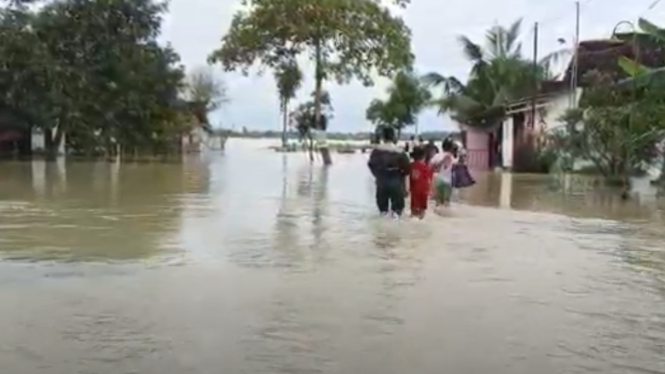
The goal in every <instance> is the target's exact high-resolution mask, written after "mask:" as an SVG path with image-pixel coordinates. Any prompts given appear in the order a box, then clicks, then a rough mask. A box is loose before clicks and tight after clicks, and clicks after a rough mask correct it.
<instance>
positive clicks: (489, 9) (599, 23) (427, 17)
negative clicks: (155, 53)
mask: <svg viewBox="0 0 665 374" xmlns="http://www.w3.org/2000/svg"><path fill="white" fill-rule="evenodd" d="M580 4H581V6H580V8H581V22H580V25H581V27H580V35H581V39H582V40H584V39H594V38H604V37H609V36H610V34H611V31H612V28H613V27H614V26H615V25H616V24H617V23H618V22H620V21H622V20H629V21H634V22H635V21H636V20H637V19H638V17H639V16H644V17H646V18H648V19H650V20H652V21H654V22H655V23H657V24H660V25H665V1H663V2H662V4H661V3H659V1H657V0H632V1H626V0H582V1H581V2H580ZM238 6H239V0H171V6H170V13H169V15H168V16H167V17H166V20H165V24H164V29H163V31H164V32H163V36H162V37H163V39H164V40H165V41H168V42H171V43H172V44H173V46H174V47H175V48H176V49H177V51H178V52H179V53H180V55H181V57H182V60H183V62H184V64H185V65H186V66H187V67H188V68H195V67H197V66H201V65H205V63H206V57H207V56H208V54H209V53H210V51H212V50H213V49H215V48H217V47H218V46H219V44H220V39H221V37H222V35H223V34H224V32H226V31H227V29H228V27H229V22H230V20H231V16H232V14H233V12H234V10H235V9H237V8H238ZM400 13H401V14H402V16H403V17H404V18H405V19H406V22H407V24H408V25H409V26H410V27H411V30H412V32H413V49H414V52H415V54H416V67H417V70H418V72H420V73H425V72H429V71H436V72H439V73H441V74H444V75H455V76H457V77H460V78H463V77H465V75H466V73H467V71H468V69H469V64H468V62H467V61H465V59H464V57H463V56H462V53H461V51H460V48H459V44H458V43H457V40H456V38H457V36H458V35H460V34H464V35H467V36H469V37H471V38H472V40H482V38H483V35H484V31H485V30H487V29H488V28H489V27H491V26H492V25H494V24H497V23H498V24H501V25H509V24H510V23H511V22H513V21H514V20H516V19H518V18H523V19H524V23H523V32H522V34H523V39H524V45H525V47H524V51H525V53H526V54H528V55H529V56H530V55H531V53H532V51H533V49H532V43H533V32H532V30H533V24H534V22H536V21H538V22H539V23H540V32H539V35H540V37H539V51H540V52H541V54H542V55H545V54H546V53H547V52H550V51H553V50H556V49H560V48H561V47H562V46H561V45H559V42H558V41H557V39H559V38H563V39H565V40H567V42H568V43H570V42H571V41H572V40H573V37H574V33H575V3H574V1H573V0H412V5H411V6H410V7H409V8H408V9H407V10H405V11H402V12H400ZM629 29H630V27H629V26H625V25H624V26H622V28H621V30H629ZM303 68H304V70H305V73H306V75H307V76H308V78H309V77H311V75H312V71H313V70H312V68H311V65H309V64H305V65H303ZM218 71H219V74H220V76H222V77H223V79H224V80H225V81H226V83H227V85H228V88H229V94H230V96H231V99H232V102H231V103H230V104H228V106H227V107H226V108H225V109H223V110H221V111H219V112H218V113H215V114H214V115H213V116H212V120H213V121H212V122H213V125H218V124H221V125H222V126H223V127H230V126H232V125H235V126H236V127H237V128H240V127H242V126H246V127H248V128H251V129H279V128H280V115H279V110H278V105H277V94H276V89H275V83H274V80H273V78H272V75H271V74H266V75H265V76H263V77H259V76H249V77H244V76H241V75H239V74H231V73H224V72H222V71H221V70H218ZM386 86H387V82H385V81H379V82H377V85H376V86H375V87H371V88H366V87H362V86H361V85H359V84H350V85H346V86H337V85H334V84H332V83H327V85H326V88H327V89H328V90H329V91H330V93H331V96H332V100H333V106H334V108H335V119H334V121H333V123H332V126H333V129H334V130H339V131H351V132H355V131H366V130H367V129H368V124H367V123H366V121H365V119H364V118H365V108H366V107H367V105H368V103H369V102H370V101H371V100H372V99H373V98H376V97H381V96H382V95H383V93H384V91H385V89H386ZM312 88H313V83H312V80H311V79H307V81H306V84H305V86H304V87H303V89H302V90H301V91H302V94H301V95H302V96H305V95H306V94H307V93H308V92H311V90H312ZM419 126H420V128H421V129H422V130H442V129H450V128H451V127H454V126H455V125H454V124H453V123H452V122H451V121H450V120H449V119H447V118H445V117H440V116H437V115H436V113H435V112H431V111H430V112H426V113H423V114H422V115H421V117H420V121H419Z"/></svg>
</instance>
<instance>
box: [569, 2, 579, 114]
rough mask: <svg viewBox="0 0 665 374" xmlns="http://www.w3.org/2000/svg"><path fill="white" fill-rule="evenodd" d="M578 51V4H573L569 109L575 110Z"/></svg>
mask: <svg viewBox="0 0 665 374" xmlns="http://www.w3.org/2000/svg"><path fill="white" fill-rule="evenodd" d="M579 49H580V2H579V1H576V2H575V40H574V44H573V64H572V69H571V70H572V76H571V79H570V90H571V96H570V97H571V105H570V107H571V108H577V81H578V75H579V69H578V67H579Z"/></svg>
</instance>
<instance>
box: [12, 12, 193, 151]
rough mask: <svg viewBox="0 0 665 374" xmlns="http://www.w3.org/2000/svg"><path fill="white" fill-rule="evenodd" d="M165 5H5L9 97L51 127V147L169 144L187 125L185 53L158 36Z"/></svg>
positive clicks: (47, 130)
mask: <svg viewBox="0 0 665 374" xmlns="http://www.w3.org/2000/svg"><path fill="white" fill-rule="evenodd" d="M165 11H166V7H165V5H164V4H161V3H156V2H154V1H151V0H132V1H130V0H113V1H102V0H61V1H56V2H51V3H47V4H45V5H44V6H42V7H39V8H34V9H29V8H24V7H23V8H22V7H19V8H12V9H4V10H3V11H2V13H1V14H0V17H1V19H0V22H2V24H3V25H6V26H8V27H3V28H2V30H0V38H1V40H2V43H0V44H2V45H0V66H2V67H3V68H2V69H0V86H1V87H0V88H2V95H1V96H0V101H2V102H3V103H4V104H5V105H7V106H9V107H11V108H12V109H13V110H15V111H18V112H20V113H25V114H26V115H25V117H26V118H28V119H29V122H30V125H32V126H36V127H37V128H40V129H41V130H43V131H44V134H45V137H46V147H47V151H48V153H49V155H50V156H54V155H55V153H56V152H57V149H58V146H59V144H60V143H61V142H62V141H64V139H65V138H66V141H67V144H68V146H69V148H70V150H72V151H73V152H82V153H86V154H89V153H96V152H99V151H100V150H104V151H105V152H110V151H114V150H116V149H118V148H119V147H125V149H127V150H128V151H129V150H132V151H134V152H137V151H138V149H139V148H141V149H144V150H145V149H146V147H147V148H148V149H152V151H153V152H162V151H165V150H166V149H167V148H168V147H170V146H171V144H173V140H174V136H176V135H177V134H178V132H179V123H178V122H177V116H178V109H177V108H175V107H174V105H173V104H174V102H176V99H177V94H178V92H179V90H180V89H181V85H182V81H183V72H182V68H181V67H179V66H178V65H177V64H178V61H179V57H178V55H177V54H176V53H175V52H174V51H173V50H172V49H171V48H170V47H168V46H167V47H163V46H161V45H160V44H159V43H158V42H157V36H158V35H159V34H160V28H161V20H162V16H163V14H164V12H165Z"/></svg>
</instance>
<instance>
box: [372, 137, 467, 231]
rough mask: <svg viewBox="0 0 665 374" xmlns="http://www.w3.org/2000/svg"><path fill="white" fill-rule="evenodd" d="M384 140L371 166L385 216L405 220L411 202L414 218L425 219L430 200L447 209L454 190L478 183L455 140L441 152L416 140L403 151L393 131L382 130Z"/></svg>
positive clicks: (442, 147) (379, 207)
mask: <svg viewBox="0 0 665 374" xmlns="http://www.w3.org/2000/svg"><path fill="white" fill-rule="evenodd" d="M380 138H381V139H380V142H379V144H377V145H376V147H375V148H374V149H373V150H372V153H371V154H370V156H369V161H368V163H367V165H368V166H369V169H370V171H371V172H372V175H373V176H374V178H375V180H376V205H377V208H378V209H379V212H380V213H381V214H382V215H389V214H392V215H393V216H395V217H401V216H402V215H403V214H404V210H405V209H406V201H407V198H408V199H409V200H410V208H411V216H412V217H417V218H420V219H422V218H424V217H425V212H426V211H427V207H428V202H429V200H430V198H433V200H434V202H435V205H436V207H437V208H443V207H447V206H449V205H450V199H451V196H452V192H453V189H455V188H465V187H469V186H471V185H473V184H474V183H475V181H474V180H473V178H472V177H471V175H470V174H469V171H468V169H467V167H466V165H465V163H464V155H463V154H462V153H463V150H462V148H461V146H460V145H459V144H457V143H456V142H455V141H453V140H452V139H451V138H447V139H445V140H443V142H442V143H441V149H439V148H438V147H437V146H436V144H435V143H434V141H432V140H430V141H429V142H428V143H424V142H423V141H422V139H421V140H420V141H419V142H416V141H415V139H414V138H412V141H411V142H410V143H407V145H406V146H405V147H400V146H399V145H398V144H397V141H398V139H397V133H396V131H395V129H393V128H391V127H385V128H383V129H381V133H380Z"/></svg>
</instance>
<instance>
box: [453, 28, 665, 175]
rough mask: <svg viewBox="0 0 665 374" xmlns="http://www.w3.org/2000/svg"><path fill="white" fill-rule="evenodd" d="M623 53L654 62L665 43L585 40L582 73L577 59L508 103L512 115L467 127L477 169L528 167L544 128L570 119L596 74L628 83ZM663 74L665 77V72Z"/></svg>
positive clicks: (663, 56) (636, 38) (642, 37)
mask: <svg viewBox="0 0 665 374" xmlns="http://www.w3.org/2000/svg"><path fill="white" fill-rule="evenodd" d="M620 56H625V57H628V58H630V59H633V60H636V61H638V62H639V63H640V64H642V65H644V66H646V67H649V68H658V67H661V66H663V64H664V63H665V49H664V48H663V47H662V46H661V45H659V44H658V43H657V42H656V41H654V39H653V38H652V37H650V36H649V35H647V34H641V33H637V34H636V33H625V34H617V35H615V37H614V38H612V39H603V40H586V41H581V42H580V43H579V46H578V50H577V59H578V63H577V77H576V78H577V79H573V77H574V73H573V70H574V67H573V61H572V60H571V62H570V63H569V64H568V67H567V69H566V71H565V73H564V74H563V77H562V79H559V80H554V81H546V82H542V83H541V85H540V87H539V90H538V94H537V95H536V96H535V98H534V97H527V98H524V99H521V100H517V101H514V102H511V103H509V104H508V105H506V114H507V116H506V119H505V120H504V121H503V123H502V124H501V125H500V126H497V127H496V128H493V129H490V130H488V131H478V130H471V131H467V134H466V143H467V144H469V145H468V146H467V147H468V148H469V153H470V154H471V157H470V158H471V159H472V160H473V162H472V164H473V165H472V166H473V167H474V168H476V169H493V168H495V167H502V168H504V169H509V170H515V171H521V170H525V169H528V164H529V163H530V162H532V160H533V156H534V152H533V151H529V149H531V150H532V149H533V148H534V142H535V141H537V140H538V139H539V138H540V137H539V134H542V133H544V132H547V131H551V130H553V129H556V128H558V127H561V126H564V125H565V124H564V123H563V122H562V121H561V120H560V118H561V117H562V115H563V114H564V113H565V112H566V111H567V110H568V109H569V108H572V107H575V106H577V103H578V102H579V99H580V97H581V96H582V93H583V91H584V88H585V87H589V85H591V84H593V82H592V79H590V78H592V77H593V75H594V74H600V75H602V76H603V77H605V79H610V80H612V81H613V82H617V83H619V82H621V84H627V83H626V79H627V78H629V77H628V75H627V74H626V73H625V72H624V71H623V69H622V68H621V67H620V66H619V63H618V61H619V57H620ZM663 76H664V81H665V72H664V74H663ZM534 104H535V108H536V110H535V116H534V110H533V108H534ZM468 130H470V129H468Z"/></svg>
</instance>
